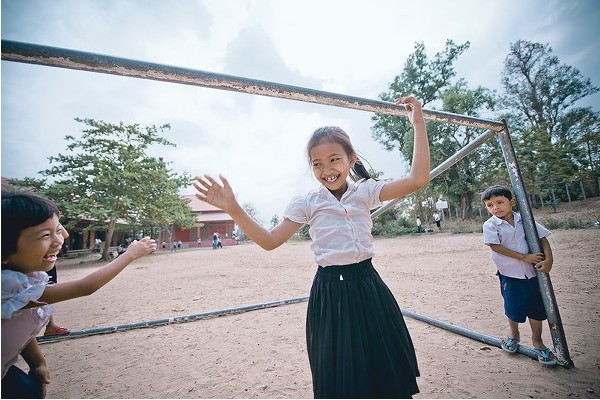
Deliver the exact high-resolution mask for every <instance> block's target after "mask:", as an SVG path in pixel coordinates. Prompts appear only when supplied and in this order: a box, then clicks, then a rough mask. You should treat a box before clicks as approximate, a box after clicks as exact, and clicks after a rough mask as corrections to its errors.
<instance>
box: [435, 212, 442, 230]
mask: <svg viewBox="0 0 600 400" xmlns="http://www.w3.org/2000/svg"><path fill="white" fill-rule="evenodd" d="M433 220H434V221H435V225H436V226H437V228H438V231H441V230H442V226H441V222H440V214H438V212H437V211H435V212H434V213H433Z"/></svg>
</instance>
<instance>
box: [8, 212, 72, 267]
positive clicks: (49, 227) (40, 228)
mask: <svg viewBox="0 0 600 400" xmlns="http://www.w3.org/2000/svg"><path fill="white" fill-rule="evenodd" d="M62 230H63V228H62V225H61V224H60V223H59V222H58V216H57V215H56V214H54V215H53V216H52V218H48V219H47V220H46V221H44V222H42V223H41V224H39V225H36V226H31V227H29V228H25V229H23V230H22V231H21V233H20V234H19V238H18V240H17V250H16V251H15V252H14V253H12V254H11V255H9V256H8V257H7V259H6V261H7V264H8V265H9V266H10V268H11V269H13V270H15V271H19V272H22V273H24V274H28V273H31V272H34V271H44V272H47V271H50V270H51V269H52V267H53V266H54V263H55V262H56V256H57V254H58V253H59V251H60V248H61V246H62V244H63V242H64V238H63V232H62Z"/></svg>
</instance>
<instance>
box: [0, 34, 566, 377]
mask: <svg viewBox="0 0 600 400" xmlns="http://www.w3.org/2000/svg"><path fill="white" fill-rule="evenodd" d="M2 60H5V61H14V62H21V63H29V64H38V65H45V66H50V67H58V68H66V69H74V70H80V71H88V72H96V73H103V74H112V75H120V76H125V77H131V78H140V79H149V80H155V81H162V82H170V83H176V84H183V85H191V86H201V87H206V88H213V89H219V90H228V91H234V92H240V93H247V94H253V95H260V96H268V97H276V98H281V99H287V100H295V101H302V102H309V103H317V104H323V105H329V106H335V107H342V108H350V109H355V110H362V111H369V112H375V113H381V114H390V115H399V116H406V115H407V112H406V110H405V108H404V106H402V105H400V106H397V105H395V104H393V103H389V102H384V101H380V100H369V99H364V98H360V97H354V96H346V95H341V94H336V93H331V92H326V91H320V90H314V89H308V88H303V87H298V86H291V85H284V84H279V83H274V82H269V81H262V80H254V79H248V78H243V77H238V76H233V75H225V74H218V73H213V72H206V71H201V70H195V69H189V68H181V67H176V66H170V65H164V64H156V63H149V62H143V61H137V60H131V59H126V58H118V57H111V56H107V55H102V54H95V53H89V52H83V51H77V50H71V49H64V48H58V47H50V46H43V45H37V44H31V43H23V42H16V41H9V40H2ZM423 117H424V118H425V120H426V121H435V122H442V123H449V124H454V125H462V126H470V127H475V128H481V129H487V131H486V132H484V133H483V134H481V135H479V136H478V137H477V138H475V139H474V140H473V141H472V142H471V143H469V144H467V145H466V146H465V147H463V148H462V149H461V150H459V151H458V152H456V153H455V154H454V155H453V156H451V157H449V158H448V159H447V160H446V161H444V162H443V163H442V164H440V165H438V166H437V167H436V168H435V169H433V170H432V171H431V172H430V180H431V179H433V178H435V177H436V176H438V175H440V174H441V173H442V172H444V171H446V170H447V169H449V168H450V167H452V166H453V165H455V164H456V163H457V162H459V161H460V160H462V159H463V158H465V157H466V156H467V155H469V154H470V153H471V152H473V151H475V150H476V149H477V148H478V147H479V146H480V145H481V144H483V143H485V142H486V141H487V140H489V139H491V138H492V137H494V136H496V137H497V138H498V141H499V144H500V147H501V149H502V154H503V156H504V160H505V162H506V166H507V169H508V173H509V176H510V180H511V183H512V187H513V190H514V192H515V197H516V199H517V203H518V205H519V210H520V212H521V217H522V220H523V226H524V229H525V236H526V238H527V243H528V245H529V250H530V252H532V253H540V252H542V249H541V246H540V244H539V237H538V234H537V230H536V228H535V221H534V218H533V213H532V211H531V206H530V204H529V201H528V200H527V194H526V191H525V186H524V184H523V179H522V176H521V171H520V169H519V165H518V162H517V158H516V154H515V151H514V148H513V145H512V141H511V138H510V134H509V131H508V126H507V124H506V121H501V122H498V121H492V120H486V119H481V118H474V117H469V116H465V115H459V114H453V113H448V112H442V111H436V110H426V109H424V110H423ZM398 201H399V199H395V200H392V201H390V202H388V203H386V204H385V205H384V206H382V207H381V208H379V209H378V210H376V211H375V212H374V213H373V214H371V215H372V217H373V218H375V217H377V216H379V215H380V214H382V213H383V212H385V211H386V210H388V209H390V208H391V207H392V206H393V205H394V204H396V202H398ZM537 275H538V278H539V285H540V289H541V292H542V297H543V301H544V307H545V309H546V313H547V316H548V325H549V327H550V334H551V336H552V341H553V344H554V347H555V350H556V356H557V358H558V361H559V363H560V364H561V365H562V366H564V367H566V368H571V367H573V366H574V363H573V361H572V360H571V357H570V355H569V349H568V346H567V341H566V337H565V333H564V329H563V324H562V320H561V317H560V313H559V310H558V304H557V302H556V297H555V296H554V290H553V288H552V282H551V280H550V275H549V274H547V273H538V274H537ZM283 303H284V304H285V301H283ZM259 308H264V307H259ZM403 312H405V310H403ZM411 314H413V315H411ZM405 315H408V316H411V317H413V318H417V319H421V320H423V321H425V322H428V323H431V324H432V325H436V326H439V327H442V328H444V329H449V330H453V331H454V332H455V333H458V334H462V335H464V336H468V337H471V338H474V339H476V340H480V339H478V338H477V336H481V335H482V334H478V333H477V332H474V334H473V335H471V334H470V333H473V331H469V330H468V329H465V328H460V327H456V326H455V325H452V324H448V323H442V324H436V323H435V321H437V320H434V319H432V318H429V317H424V316H422V317H424V318H419V315H418V314H415V313H410V312H406V313H405ZM184 319H185V318H184ZM188 319H190V318H188ZM190 320H191V319H190ZM160 322H161V323H162V322H163V321H162V320H161V321H160ZM440 322H441V321H440ZM128 325H137V324H128ZM142 325H143V324H142ZM443 325H446V326H443ZM453 327H454V328H456V329H453ZM483 336H487V335H483ZM487 338H490V337H487ZM487 338H486V340H487V341H486V340H480V341H484V342H485V343H488V344H492V345H495V346H498V347H499V346H500V345H499V340H498V339H495V340H493V339H494V338H491V339H489V340H488V339H487ZM520 347H523V346H520ZM522 353H523V354H526V355H529V356H532V355H531V354H529V353H532V351H530V350H528V349H526V348H524V349H523V351H522Z"/></svg>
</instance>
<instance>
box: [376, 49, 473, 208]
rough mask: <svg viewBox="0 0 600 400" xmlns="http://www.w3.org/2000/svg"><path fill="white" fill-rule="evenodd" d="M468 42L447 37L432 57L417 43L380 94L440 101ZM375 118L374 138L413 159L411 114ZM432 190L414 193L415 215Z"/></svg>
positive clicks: (384, 97)
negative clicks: (442, 49) (410, 95)
mask: <svg viewBox="0 0 600 400" xmlns="http://www.w3.org/2000/svg"><path fill="white" fill-rule="evenodd" d="M469 46H470V43H469V42H465V43H463V44H460V45H457V44H455V43H454V42H453V41H452V40H447V41H446V46H445V49H444V51H442V52H438V53H436V54H435V56H434V57H433V59H429V57H428V56H427V53H426V49H425V45H424V44H423V43H417V44H415V51H414V53H412V54H411V55H410V56H409V57H408V59H407V61H406V63H405V65H404V69H403V71H402V72H401V73H400V75H398V76H396V77H395V78H394V80H393V82H392V83H391V84H390V88H389V90H388V91H387V92H384V93H382V94H380V95H379V98H380V99H381V100H384V101H389V102H392V101H393V100H394V99H396V98H399V97H402V96H406V95H408V94H412V95H414V96H415V97H416V98H417V99H419V101H421V103H422V104H423V106H424V107H426V106H428V105H429V104H433V103H435V102H439V100H440V99H441V97H442V94H443V93H444V91H445V90H447V89H448V88H449V87H450V86H451V85H452V78H454V76H455V75H456V71H455V70H454V67H453V64H454V62H455V61H456V60H457V58H458V57H459V56H460V55H461V54H462V53H463V52H465V51H466V50H467V49H468V48H469ZM372 121H373V123H374V124H373V126H372V127H371V130H372V134H373V138H374V139H375V140H378V141H379V142H380V143H381V144H382V145H383V147H384V148H385V149H386V150H389V151H392V150H398V151H399V152H400V153H401V154H402V155H403V157H404V158H405V159H406V160H407V161H408V162H409V163H410V162H411V161H412V157H411V154H412V137H413V134H414V132H413V129H412V125H411V124H410V121H409V120H408V118H405V117H400V116H395V115H387V114H375V115H374V116H373V117H372ZM434 125H436V124H431V123H427V130H428V131H430V130H431V129H433V126H434ZM430 144H431V140H430ZM432 165H433V164H432ZM432 190H433V189H432V187H431V186H427V187H425V188H424V189H422V190H420V191H419V192H417V193H415V194H413V195H412V197H413V204H415V207H416V209H415V214H416V215H425V214H424V210H423V202H424V199H427V198H429V197H432V196H433V191H432Z"/></svg>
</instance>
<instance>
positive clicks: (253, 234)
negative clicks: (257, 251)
mask: <svg viewBox="0 0 600 400" xmlns="http://www.w3.org/2000/svg"><path fill="white" fill-rule="evenodd" d="M228 214H229V215H230V216H231V218H233V220H234V221H235V222H236V224H237V225H238V226H239V227H240V229H241V230H242V232H244V233H245V234H246V236H248V237H249V238H250V239H251V240H252V241H253V242H254V243H256V244H257V245H259V246H260V247H262V248H263V249H265V250H273V249H274V248H276V247H277V246H276V245H275V244H274V243H273V241H272V238H271V233H270V232H269V231H268V230H267V229H265V228H264V227H262V226H261V225H260V224H259V223H258V222H256V221H255V220H254V218H252V217H251V216H250V215H248V213H247V212H246V211H244V209H243V208H242V207H240V206H239V205H237V204H236V207H234V208H233V209H232V210H229V212H228Z"/></svg>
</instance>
